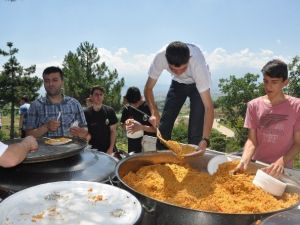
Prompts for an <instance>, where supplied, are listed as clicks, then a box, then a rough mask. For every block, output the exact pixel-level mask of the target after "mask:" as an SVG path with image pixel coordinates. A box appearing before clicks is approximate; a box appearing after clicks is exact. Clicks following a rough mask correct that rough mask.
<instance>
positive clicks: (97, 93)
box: [90, 89, 104, 105]
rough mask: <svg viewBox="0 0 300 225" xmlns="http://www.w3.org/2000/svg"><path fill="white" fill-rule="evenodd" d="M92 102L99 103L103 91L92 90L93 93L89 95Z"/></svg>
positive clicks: (102, 97)
mask: <svg viewBox="0 0 300 225" xmlns="http://www.w3.org/2000/svg"><path fill="white" fill-rule="evenodd" d="M90 98H91V100H92V102H93V104H95V105H100V104H102V102H103V100H104V93H103V92H102V91H100V90H97V89H96V90H94V92H93V94H92V95H91V96H90Z"/></svg>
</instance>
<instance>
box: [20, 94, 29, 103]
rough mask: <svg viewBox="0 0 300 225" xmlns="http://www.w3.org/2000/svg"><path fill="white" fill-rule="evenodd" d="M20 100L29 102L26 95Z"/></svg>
mask: <svg viewBox="0 0 300 225" xmlns="http://www.w3.org/2000/svg"><path fill="white" fill-rule="evenodd" d="M21 100H23V101H24V102H29V98H28V96H27V95H24V96H22V97H21Z"/></svg>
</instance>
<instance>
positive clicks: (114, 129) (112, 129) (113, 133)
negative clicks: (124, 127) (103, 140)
mask: <svg viewBox="0 0 300 225" xmlns="http://www.w3.org/2000/svg"><path fill="white" fill-rule="evenodd" d="M109 128H110V145H109V147H108V149H107V151H106V153H107V154H110V155H111V154H112V153H113V150H114V146H115V143H116V139H117V124H114V125H111V126H110V127H109Z"/></svg>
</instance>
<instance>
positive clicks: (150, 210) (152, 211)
mask: <svg viewBox="0 0 300 225" xmlns="http://www.w3.org/2000/svg"><path fill="white" fill-rule="evenodd" d="M141 205H142V207H143V209H144V210H145V211H146V212H147V213H148V214H150V215H152V216H153V215H154V214H155V208H156V205H153V206H148V205H145V203H142V204H141Z"/></svg>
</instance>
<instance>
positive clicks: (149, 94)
mask: <svg viewBox="0 0 300 225" xmlns="http://www.w3.org/2000/svg"><path fill="white" fill-rule="evenodd" d="M156 82H157V80H155V79H152V78H150V77H148V80H147V82H146V85H145V88H144V95H145V99H146V101H147V103H148V106H149V108H150V112H151V117H150V119H149V122H150V123H151V124H152V125H153V127H158V125H159V121H160V115H159V112H158V109H157V106H156V104H155V100H154V95H153V88H154V86H155V84H156Z"/></svg>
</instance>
